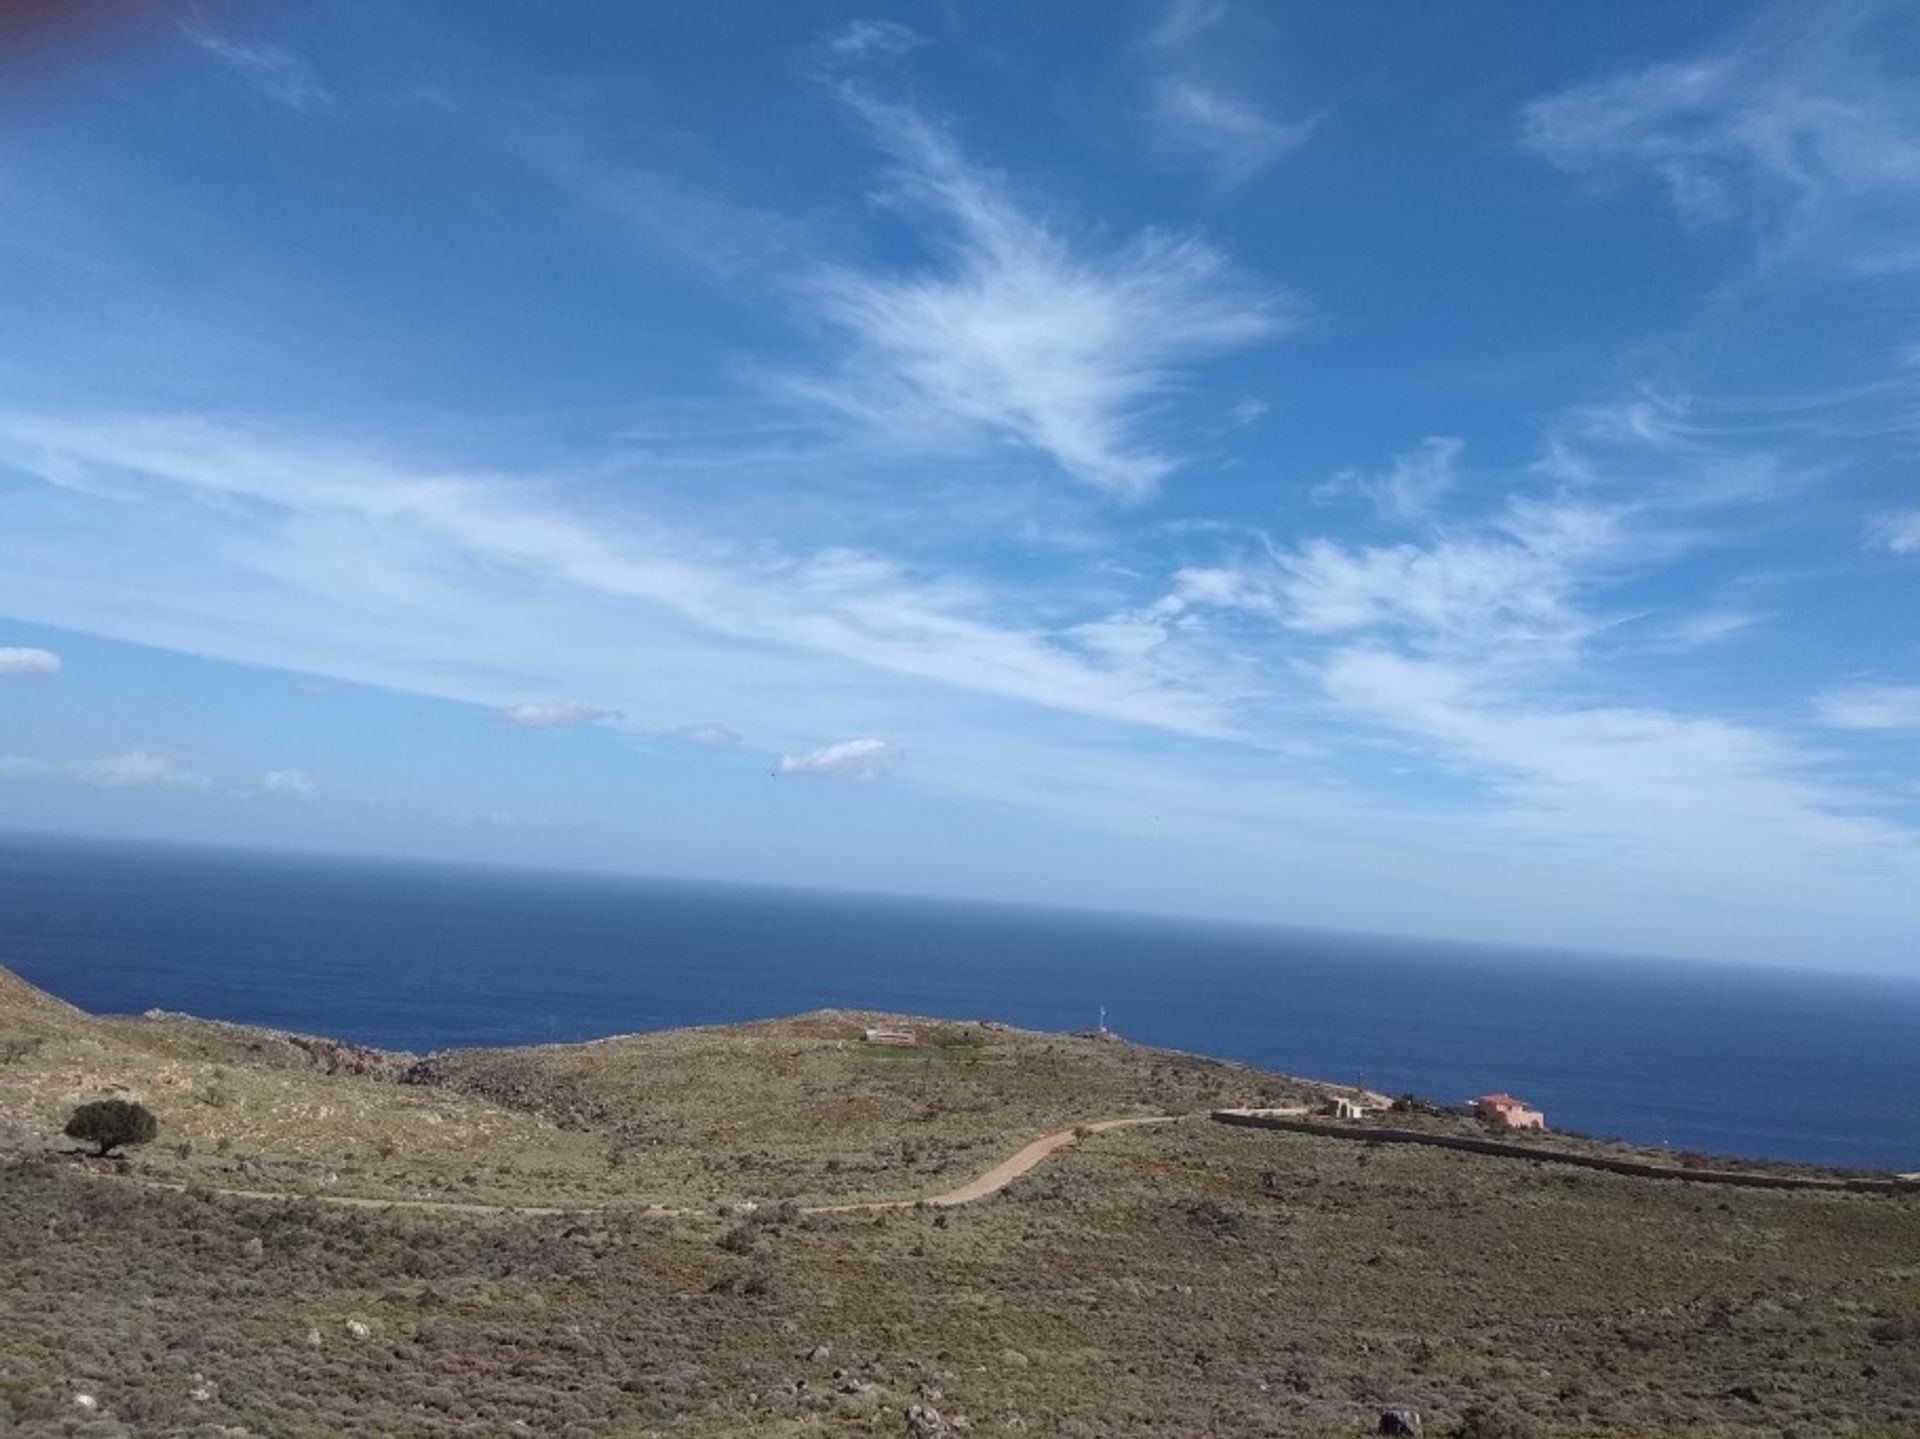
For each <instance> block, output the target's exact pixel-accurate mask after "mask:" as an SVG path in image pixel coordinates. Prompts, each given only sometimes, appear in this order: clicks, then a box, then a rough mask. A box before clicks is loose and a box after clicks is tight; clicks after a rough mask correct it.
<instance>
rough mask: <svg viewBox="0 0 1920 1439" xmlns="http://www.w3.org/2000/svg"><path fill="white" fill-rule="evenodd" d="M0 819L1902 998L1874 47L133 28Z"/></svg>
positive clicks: (61, 399)
mask: <svg viewBox="0 0 1920 1439" xmlns="http://www.w3.org/2000/svg"><path fill="white" fill-rule="evenodd" d="M143 13H144V15H145V18H144V19H143V20H141V21H140V22H139V23H130V24H127V25H124V26H122V27H121V28H120V29H118V30H111V31H102V30H100V29H98V28H96V29H95V30H92V31H89V32H86V33H82V34H65V35H62V34H53V35H45V34H41V35H35V36H31V37H27V36H21V35H15V36H12V37H10V39H6V40H0V44H4V45H6V47H7V48H8V49H10V50H11V51H12V52H13V53H12V54H11V55H10V56H9V57H8V58H7V59H6V60H5V62H4V64H5V73H4V76H0V79H4V84H0V214H3V215H4V217H5V221H4V224H0V825H4V826H8V827H15V828H25V829H42V830H60V831H72V832H85V833H95V834H109V835H128V836H143V837H166V838H181V839H210V840H222V841H230V842H236V843H242V844H259V845H274V846H287V847H307V848H317V849H336V850H338V849H344V850H352V851H364V852H375V853H394V854H411V855H432V856H443V857H449V858H471V859H487V860H509V861H515V862H522V863H530V864H550V865H578V866H591V867H596V868H610V869H630V870H636V871H647V872H654V873H669V874H685V875H701V876H713V877H727V878H738V879H747V880H767V881H774V882H781V883H797V884H818V885H833V886H840V887H846V888H858V889H882V890H898V891H916V892H928V893H939V894H951V895H973V896H980V897H987V898H1007V899H1019V900H1043V901H1044V900H1051V901H1056V902H1061V903H1068V904H1075V905H1095V906H1102V907H1113V908H1135V909H1149V910H1162V911H1171V912H1184V913H1195V914H1202V915H1211V916H1220V917H1232V918H1253V919H1265V920H1276V921H1287V922H1296V923H1303V924H1314V925H1331V926H1339V927H1347V928H1358V929H1368V930H1380V931H1390V932H1397V933H1407V934H1431V935H1436V936H1447V937H1454V938H1475V939H1487V940H1500V941H1516V942H1524V943H1534V944H1547V945H1559V946H1572V947H1579V948H1597V949H1618V950H1629V951H1644V952H1656V953H1675V954H1698V955H1707V956H1724V957H1744V958H1751V959H1760V960H1767V961H1773V962H1790V963H1802V964H1811V965H1831V966H1836V967H1880V968H1896V969H1898V968H1906V969H1912V968H1914V967H1915V965H1916V964H1920V954H1917V952H1916V951H1915V949H1914V943H1913V939H1914V935H1915V934H1916V933H1920V765H1917V764H1916V757H1917V756H1920V465H1917V464H1916V460H1917V458H1920V455H1917V453H1916V452H1917V451H1920V12H1917V11H1916V10H1915V9H1914V8H1913V7H1911V6H1902V5H1898V4H1884V5H1862V4H1815V3H1796V4H1791V5H1785V6H1781V7H1778V8H1766V7H1763V6H1752V7H1742V6H1731V5H1726V4H1722V3H1714V4H1685V3H1676V4H1670V5H1664V6H1660V7H1651V6H1641V7H1633V9H1632V10H1631V12H1630V13H1629V12H1626V11H1623V10H1621V9H1620V8H1619V7H1614V6H1603V5H1598V4H1596V5H1588V6H1558V7H1554V9H1553V10H1552V12H1551V14H1550V15H1543V14H1542V13H1541V12H1540V10H1539V9H1538V7H1537V6H1533V5H1530V4H1528V5H1523V4H1518V3H1504V4H1503V3H1488V4H1481V5H1476V6H1445V7H1442V6H1423V7H1415V6H1386V5H1366V4H1354V5H1340V6H1332V5H1306V4H1300V5H1262V6H1253V5H1244V6H1234V5H1230V4H1225V3H1204V0H1192V3H1174V4H1159V3H1156V4H1115V5H1110V6H1108V5H1101V6H1094V5H1083V6H1040V7H986V6H960V5H947V4H927V5H919V6H895V7H886V6H879V7H876V6H859V7H855V8H847V7H844V6H840V5H826V4H808V3H783V4H779V5H764V6H747V5H732V6H714V7H691V6H634V5H628V4H613V3H608V4H599V5H594V4H581V5H574V6H567V7H561V8H553V7H529V6H523V5H508V4H491V3H467V0H462V3H457V4H455V3H447V4H442V5H433V4H423V5H418V6H412V7H406V8H405V9H401V8H397V7H372V8H369V7H366V6H353V5H345V4H318V5H311V6H299V7H293V6H273V7H269V6H246V7H238V6H236V7H218V6H212V7H209V6H205V5H199V6H193V7H180V8H177V9H169V8H167V7H164V6H158V5H156V6H153V7H150V8H149V9H148V10H147V11H145V12H143Z"/></svg>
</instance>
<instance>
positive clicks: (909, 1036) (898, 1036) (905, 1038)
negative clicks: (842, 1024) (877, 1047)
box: [860, 1025, 914, 1044]
mask: <svg viewBox="0 0 1920 1439" xmlns="http://www.w3.org/2000/svg"><path fill="white" fill-rule="evenodd" d="M860 1037H861V1039H863V1040H864V1041H865V1042H866V1043H868V1044H912V1043H913V1042H914V1035H913V1031H912V1030H911V1029H890V1028H888V1027H887V1026H885V1025H877V1026H875V1027H874V1028H872V1029H869V1030H868V1031H867V1032H866V1033H865V1034H863V1035H861V1036H860Z"/></svg>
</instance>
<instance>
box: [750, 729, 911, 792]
mask: <svg viewBox="0 0 1920 1439" xmlns="http://www.w3.org/2000/svg"><path fill="white" fill-rule="evenodd" d="M900 758H901V751H900V750H899V749H898V748H897V747H896V746H894V745H890V744H888V743H887V742H886V741H885V740H877V739H850V740H842V741H841V742H840V743H839V744H830V745H827V746H825V747H824V748H821V749H817V750H812V751H810V752H809V753H807V754H799V755H794V754H790V755H785V756H782V758H781V760H780V769H779V772H780V773H781V774H814V775H821V776H823V777H825V778H828V779H843V780H848V781H850V782H852V783H854V784H871V783H872V782H873V781H874V780H877V779H879V778H880V777H881V776H882V775H884V774H886V772H887V771H888V770H889V769H891V768H892V767H893V765H894V764H895V762H896V761H898V760H899V759H900Z"/></svg>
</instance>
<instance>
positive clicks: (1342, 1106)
mask: <svg viewBox="0 0 1920 1439" xmlns="http://www.w3.org/2000/svg"><path fill="white" fill-rule="evenodd" d="M1327 1112H1328V1113H1329V1114H1331V1115H1332V1116H1333V1117H1334V1118H1335V1119H1365V1118H1366V1117H1367V1107H1366V1105H1364V1104H1362V1103H1361V1102H1360V1101H1359V1100H1358V1099H1357V1098H1355V1097H1354V1096H1353V1095H1351V1094H1336V1095H1334V1096H1333V1098H1331V1099H1329V1100H1328V1101H1327Z"/></svg>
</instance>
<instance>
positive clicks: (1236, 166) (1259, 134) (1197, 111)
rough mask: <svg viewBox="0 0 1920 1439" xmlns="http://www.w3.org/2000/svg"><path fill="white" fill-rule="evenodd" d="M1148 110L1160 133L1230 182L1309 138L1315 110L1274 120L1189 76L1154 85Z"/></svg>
mask: <svg viewBox="0 0 1920 1439" xmlns="http://www.w3.org/2000/svg"><path fill="white" fill-rule="evenodd" d="M1153 113H1154V118H1155V119H1156V120H1157V121H1158V122H1159V126H1160V131H1161V135H1162V137H1163V138H1164V139H1165V140H1166V142H1167V143H1168V144H1169V146H1171V147H1172V148H1174V149H1178V150H1181V151H1184V152H1186V153H1188V154H1190V155H1192V156H1194V157H1195V158H1197V159H1198V160H1200V161H1201V162H1203V163H1204V164H1205V165H1206V166H1207V167H1209V168H1210V169H1212V170H1213V171H1214V172H1215V173H1216V174H1217V175H1218V176H1219V177H1220V178H1221V179H1222V180H1225V181H1226V182H1228V183H1229V184H1237V183H1239V182H1240V181H1243V180H1248V179H1251V178H1252V177H1253V176H1255V175H1257V174H1258V173H1259V172H1260V171H1262V170H1264V169H1266V168H1267V166H1269V165H1271V164H1273V163H1274V162H1275V161H1277V160H1281V159H1284V158H1285V157H1286V156H1288V155H1291V154H1292V153H1293V152H1294V151H1295V150H1298V149H1299V148H1300V147H1301V146H1302V145H1304V144H1306V143H1307V141H1308V140H1310V139H1312V138H1313V132H1314V131H1315V130H1317V129H1319V128H1320V121H1321V119H1322V116H1320V115H1319V114H1313V115H1306V116H1302V117H1301V118H1300V119H1297V120H1276V119H1274V118H1273V117H1272V116H1271V115H1268V114H1267V113H1266V112H1265V111H1263V110H1261V109H1260V108H1259V107H1258V106H1256V105H1254V104H1252V103H1251V102H1249V101H1245V100H1240V99H1236V98H1234V97H1233V96H1231V95H1228V94H1226V93H1224V92H1222V91H1220V90H1217V89H1214V88H1213V87H1211V86H1207V85H1202V84H1200V83H1198V82H1197V81H1194V80H1189V79H1178V78H1165V79H1162V80H1161V81H1160V82H1159V83H1158V84H1157V85H1155V86H1154V91H1153Z"/></svg>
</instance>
